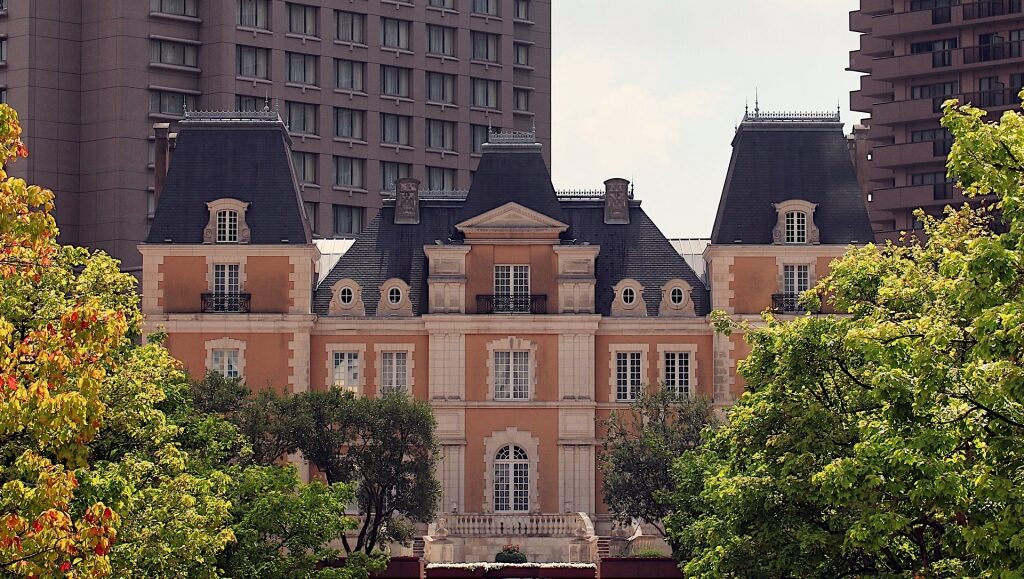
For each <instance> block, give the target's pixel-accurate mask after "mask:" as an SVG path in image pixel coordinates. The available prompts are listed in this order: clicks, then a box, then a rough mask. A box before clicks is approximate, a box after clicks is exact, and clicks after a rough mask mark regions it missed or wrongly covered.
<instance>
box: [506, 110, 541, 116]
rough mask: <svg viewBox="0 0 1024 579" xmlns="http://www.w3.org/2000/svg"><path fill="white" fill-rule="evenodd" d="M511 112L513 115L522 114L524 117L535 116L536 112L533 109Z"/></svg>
mask: <svg viewBox="0 0 1024 579" xmlns="http://www.w3.org/2000/svg"><path fill="white" fill-rule="evenodd" d="M512 114H513V115H522V116H524V117H532V116H536V114H537V113H535V112H533V111H512Z"/></svg>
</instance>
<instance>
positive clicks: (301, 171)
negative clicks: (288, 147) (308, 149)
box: [292, 151, 317, 184]
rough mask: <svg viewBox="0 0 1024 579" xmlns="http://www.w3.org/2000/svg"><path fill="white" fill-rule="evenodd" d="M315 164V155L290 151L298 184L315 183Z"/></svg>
mask: <svg viewBox="0 0 1024 579" xmlns="http://www.w3.org/2000/svg"><path fill="white" fill-rule="evenodd" d="M316 164H317V154H316V153H304V152H302V151H292V165H293V166H294V167H295V178H296V179H298V180H299V183H304V184H315V183H316Z"/></svg>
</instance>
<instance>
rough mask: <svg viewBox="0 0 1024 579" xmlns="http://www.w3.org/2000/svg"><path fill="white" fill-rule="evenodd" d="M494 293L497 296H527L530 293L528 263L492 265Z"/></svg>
mask: <svg viewBox="0 0 1024 579" xmlns="http://www.w3.org/2000/svg"><path fill="white" fill-rule="evenodd" d="M494 295H497V296H528V295H530V266H528V265H496V266H494Z"/></svg>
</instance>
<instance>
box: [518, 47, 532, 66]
mask: <svg viewBox="0 0 1024 579" xmlns="http://www.w3.org/2000/svg"><path fill="white" fill-rule="evenodd" d="M514 54H515V61H514V62H515V63H516V64H518V65H519V66H530V45H529V44H522V43H516V45H515V52H514Z"/></svg>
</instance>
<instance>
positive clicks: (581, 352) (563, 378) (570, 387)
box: [558, 333, 595, 400]
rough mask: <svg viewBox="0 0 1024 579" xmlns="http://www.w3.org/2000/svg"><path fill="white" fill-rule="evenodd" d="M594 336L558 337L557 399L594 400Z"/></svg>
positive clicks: (565, 335)
mask: <svg viewBox="0 0 1024 579" xmlns="http://www.w3.org/2000/svg"><path fill="white" fill-rule="evenodd" d="M594 354H595V351H594V334H593V333H586V334H581V333H564V334H559V335H558V398H559V399H560V400H593V399H594V374H595V370H594Z"/></svg>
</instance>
